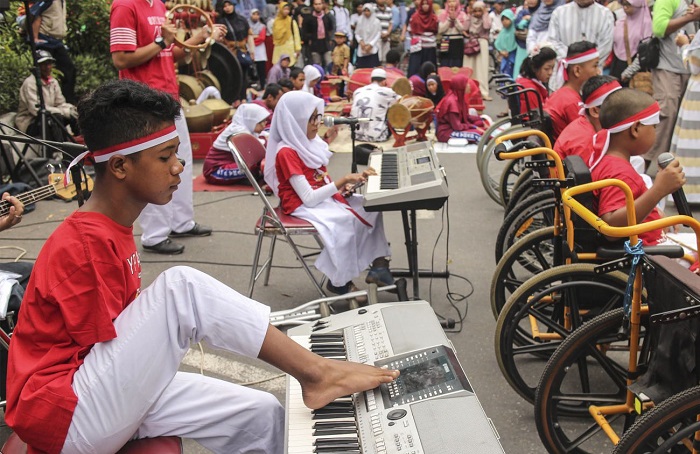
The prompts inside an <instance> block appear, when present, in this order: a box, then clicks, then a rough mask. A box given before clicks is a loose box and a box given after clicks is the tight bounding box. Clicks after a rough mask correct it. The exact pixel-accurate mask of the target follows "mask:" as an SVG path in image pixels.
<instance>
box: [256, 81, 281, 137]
mask: <svg viewBox="0 0 700 454" xmlns="http://www.w3.org/2000/svg"><path fill="white" fill-rule="evenodd" d="M283 94H284V92H283V91H282V87H280V86H279V85H277V84H267V86H266V87H265V91H264V92H263V95H262V97H261V98H258V99H255V100H253V104H257V105H259V106H260V107H264V108H265V109H267V111H268V113H269V114H270V116H269V117H268V119H267V124H266V125H265V127H269V126H270V123H271V122H272V114H273V113H274V112H275V106H277V102H278V101H279V100H280V98H281V97H282V95H283Z"/></svg>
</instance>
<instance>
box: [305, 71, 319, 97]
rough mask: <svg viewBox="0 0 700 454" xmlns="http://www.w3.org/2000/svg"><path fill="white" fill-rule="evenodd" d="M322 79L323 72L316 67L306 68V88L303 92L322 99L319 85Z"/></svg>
mask: <svg viewBox="0 0 700 454" xmlns="http://www.w3.org/2000/svg"><path fill="white" fill-rule="evenodd" d="M322 78H323V74H321V71H319V70H318V68H317V67H316V66H315V65H306V66H304V79H305V80H306V82H305V83H304V88H302V91H305V92H307V93H311V94H312V95H314V96H318V97H319V98H320V97H321V92H320V90H319V87H318V85H319V82H321V79H322Z"/></svg>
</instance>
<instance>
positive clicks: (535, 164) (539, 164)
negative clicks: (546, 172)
mask: <svg viewBox="0 0 700 454" xmlns="http://www.w3.org/2000/svg"><path fill="white" fill-rule="evenodd" d="M556 165H557V164H556V163H555V162H554V161H552V160H551V159H547V160H543V161H527V162H526V163H525V168H527V169H541V168H543V167H555V166H556Z"/></svg>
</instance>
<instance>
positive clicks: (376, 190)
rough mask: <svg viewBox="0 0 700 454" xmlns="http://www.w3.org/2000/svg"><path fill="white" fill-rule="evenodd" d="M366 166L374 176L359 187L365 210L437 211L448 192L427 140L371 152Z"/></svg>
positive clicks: (443, 176) (435, 157)
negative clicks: (371, 168) (372, 170)
mask: <svg viewBox="0 0 700 454" xmlns="http://www.w3.org/2000/svg"><path fill="white" fill-rule="evenodd" d="M368 165H369V166H370V167H373V168H374V169H375V170H376V171H377V175H372V176H370V177H369V178H368V179H367V183H366V184H365V185H364V187H363V195H364V198H365V201H364V205H363V206H364V209H365V210H367V211H393V210H421V209H425V210H438V209H440V208H442V205H444V203H445V201H446V200H447V198H448V197H449V195H450V194H449V191H448V188H447V181H446V180H445V174H444V173H443V169H442V167H441V166H440V161H439V160H438V158H437V154H436V153H435V151H434V150H433V147H432V145H431V143H430V142H419V143H414V144H411V145H406V146H403V147H398V148H392V149H390V150H386V151H383V152H382V151H375V152H373V153H371V154H370V155H369V161H368Z"/></svg>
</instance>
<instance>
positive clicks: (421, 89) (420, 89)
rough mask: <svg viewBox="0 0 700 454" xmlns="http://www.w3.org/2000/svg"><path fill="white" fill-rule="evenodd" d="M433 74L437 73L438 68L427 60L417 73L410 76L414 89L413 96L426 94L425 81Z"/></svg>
mask: <svg viewBox="0 0 700 454" xmlns="http://www.w3.org/2000/svg"><path fill="white" fill-rule="evenodd" d="M431 74H437V68H436V67H435V64H434V63H433V62H431V61H426V62H425V63H423V64H422V65H421V66H420V69H419V70H418V73H417V74H414V75H412V76H411V77H409V78H408V80H409V81H410V82H411V87H412V89H413V96H425V91H426V88H425V81H426V80H428V76H430V75H431Z"/></svg>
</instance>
